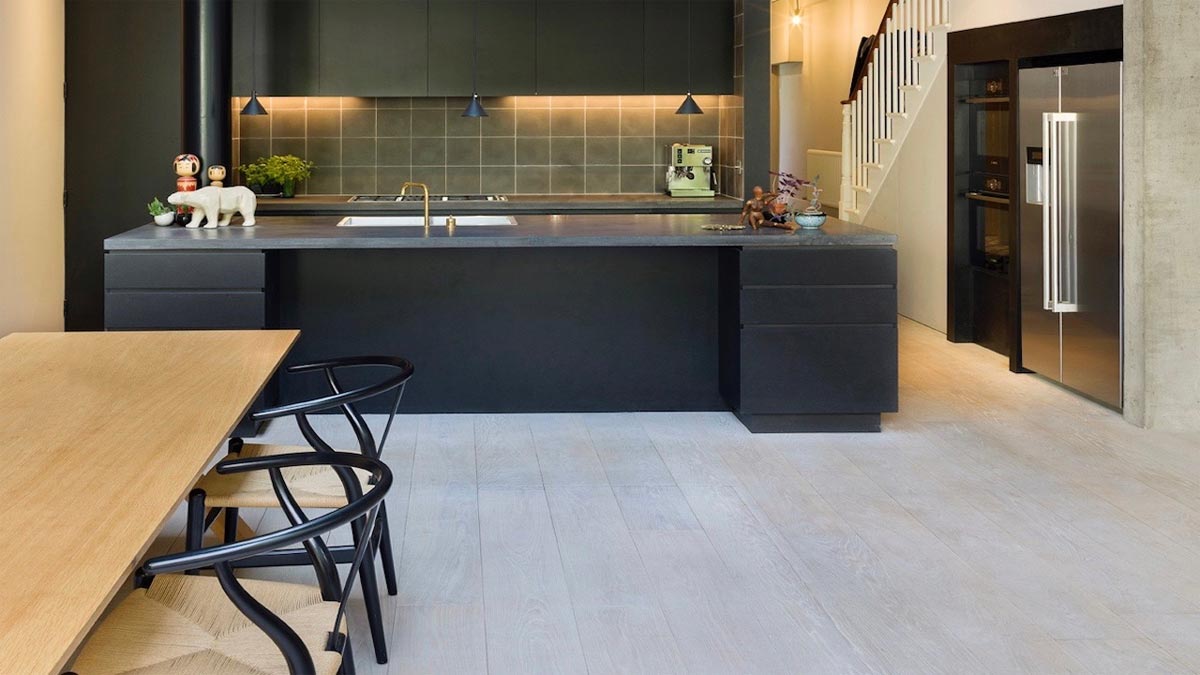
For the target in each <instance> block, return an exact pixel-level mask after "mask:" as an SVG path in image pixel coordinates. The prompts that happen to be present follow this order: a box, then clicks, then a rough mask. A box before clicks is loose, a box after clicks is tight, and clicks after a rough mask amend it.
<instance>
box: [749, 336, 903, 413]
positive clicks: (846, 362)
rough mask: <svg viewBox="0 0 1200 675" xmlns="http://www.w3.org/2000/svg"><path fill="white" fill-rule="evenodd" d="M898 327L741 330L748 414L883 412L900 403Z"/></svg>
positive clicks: (889, 410)
mask: <svg viewBox="0 0 1200 675" xmlns="http://www.w3.org/2000/svg"><path fill="white" fill-rule="evenodd" d="M896 341H897V337H896V326H894V325H893V326H877V325H869V326H868V325H863V326H788V327H783V328H774V327H771V328H768V327H749V328H745V329H743V330H742V337H741V351H742V372H741V382H742V390H741V406H740V408H739V410H741V411H742V412H747V413H792V414H806V413H807V414H832V413H843V414H845V413H879V412H892V411H895V410H896V407H897V403H898V401H897V396H898V395H897V390H898V387H899V380H898V367H897V342H896Z"/></svg>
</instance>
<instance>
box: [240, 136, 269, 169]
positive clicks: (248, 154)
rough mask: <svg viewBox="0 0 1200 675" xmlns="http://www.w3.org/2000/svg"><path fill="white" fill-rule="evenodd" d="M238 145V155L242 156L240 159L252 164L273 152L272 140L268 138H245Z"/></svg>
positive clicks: (242, 161) (243, 162)
mask: <svg viewBox="0 0 1200 675" xmlns="http://www.w3.org/2000/svg"><path fill="white" fill-rule="evenodd" d="M238 146H239V148H238V155H239V157H240V158H241V159H240V160H239V161H240V162H241V163H242V164H251V163H253V162H254V161H255V160H258V159H261V158H264V157H268V156H269V155H270V154H271V141H270V139H267V138H243V139H242V140H241V142H240V143H239V144H238Z"/></svg>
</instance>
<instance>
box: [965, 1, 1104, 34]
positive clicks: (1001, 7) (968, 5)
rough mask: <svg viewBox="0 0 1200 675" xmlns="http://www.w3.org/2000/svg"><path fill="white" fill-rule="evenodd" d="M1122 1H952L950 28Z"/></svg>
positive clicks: (1074, 10)
mask: <svg viewBox="0 0 1200 675" xmlns="http://www.w3.org/2000/svg"><path fill="white" fill-rule="evenodd" d="M1120 4H1122V3H1121V0H950V24H951V30H956V31H957V30H967V29H969V28H981V27H983V26H996V25H999V24H1002V23H1012V22H1014V21H1025V20H1027V19H1040V18H1042V17H1047V16H1058V15H1059V14H1071V13H1072V12H1082V11H1085V10H1089V9H1099V8H1101V7H1112V6H1114V5H1120Z"/></svg>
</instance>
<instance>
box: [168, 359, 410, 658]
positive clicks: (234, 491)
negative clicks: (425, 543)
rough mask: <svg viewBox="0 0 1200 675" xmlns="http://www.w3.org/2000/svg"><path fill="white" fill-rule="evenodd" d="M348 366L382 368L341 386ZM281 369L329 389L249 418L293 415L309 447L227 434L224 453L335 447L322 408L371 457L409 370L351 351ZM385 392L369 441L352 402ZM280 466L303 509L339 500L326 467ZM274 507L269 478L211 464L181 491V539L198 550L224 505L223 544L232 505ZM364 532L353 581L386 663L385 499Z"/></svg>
mask: <svg viewBox="0 0 1200 675" xmlns="http://www.w3.org/2000/svg"><path fill="white" fill-rule="evenodd" d="M349 369H370V370H372V371H373V372H374V371H384V373H385V375H384V376H382V377H381V378H380V379H378V380H376V381H374V382H372V383H370V384H367V385H364V386H361V387H358V388H354V389H349V390H347V389H345V388H344V387H343V386H342V383H341V379H339V373H344V372H345V371H346V370H349ZM287 372H289V373H320V374H323V375H324V377H325V381H326V383H327V384H328V386H329V390H330V393H329V394H327V395H325V396H322V397H320V398H315V399H312V400H309V401H299V402H296V403H289V404H287V405H282V406H279V407H276V408H270V409H267V410H261V411H259V412H256V413H253V414H252V415H251V418H252V419H254V420H255V421H264V420H270V419H276V418H282V417H288V416H295V418H296V423H297V424H298V425H299V427H300V433H301V434H303V436H304V438H305V440H307V441H308V443H309V446H311V447H309V446H287V445H268V444H259V443H245V442H243V441H242V439H240V438H234V439H231V440H230V441H229V455H228V457H229V458H249V457H270V456H273V455H279V454H287V453H294V452H313V451H316V452H321V453H332V452H335V450H334V449H333V448H332V447H331V446H330V445H329V443H327V442H326V441H325V440H324V439H323V438H321V436H320V435H319V434H318V433H317V431H316V430H315V429H314V428H313V426H312V423H311V420H309V417H308V416H309V415H312V414H316V413H324V412H341V414H342V415H343V416H344V417H345V419H346V421H347V422H348V423H349V425H350V428H351V429H352V430H353V431H354V436H355V438H356V439H357V440H358V446H359V448H358V451H359V453H360V454H362V456H364V457H368V458H370V459H379V458H380V454H381V452H382V449H383V446H384V444H385V443H387V437H388V433H389V432H390V431H391V428H392V422H393V421H394V420H395V418H396V410H397V408H399V406H400V399H401V397H402V396H403V395H404V386H405V384H406V383H407V382H408V379H409V378H410V377H412V374H413V365H412V364H411V363H409V362H408V361H407V360H405V359H402V358H399V357H394V356H357V357H349V358H341V359H332V360H328V361H318V362H315V363H305V364H301V365H294V366H289V367H288V368H287ZM389 393H392V394H394V396H393V397H392V399H391V400H390V401H389V406H390V407H389V408H388V411H389V414H388V418H387V424H386V425H385V426H384V430H383V434H382V436H381V437H380V440H379V442H378V443H376V442H375V436H374V435H373V434H372V433H371V429H370V428H369V427H368V426H367V421H366V419H365V418H364V417H363V416H362V414H361V413H360V412H359V411H358V409H357V407H356V405H357V404H359V403H361V402H363V401H366V400H368V399H372V398H375V397H377V396H383V395H386V394H389ZM284 473H285V477H286V478H287V483H288V486H289V489H290V490H291V492H292V494H293V496H294V499H295V502H296V503H297V504H299V505H300V507H302V508H312V509H328V508H337V507H339V506H342V505H343V504H345V503H346V496H345V492H344V490H343V487H342V485H341V484H340V482H339V481H338V480H337V478H336V477H335V476H333V475H332V474H331V472H329V471H320V470H312V469H302V468H300V469H290V470H288V471H285V472H284ZM364 478H365V476H360V480H362V479H364ZM279 507H280V504H279V501H278V500H277V499H276V495H275V488H274V485H273V483H272V482H271V481H270V480H267V479H266V477H264V476H262V475H261V474H236V475H230V474H225V473H223V472H220V471H217V472H215V473H214V472H211V471H210V472H208V473H206V474H205V475H204V476H201V478H200V480H199V481H198V482H197V483H196V487H195V488H194V489H193V490H192V492H191V493H190V494H189V495H188V515H187V534H186V538H185V539H186V546H187V548H188V549H189V550H195V549H199V548H200V547H201V546H202V545H203V539H204V532H205V531H206V530H208V528H209V527H210V526H211V525H212V523H213V522H214V521H215V520H216V518H217V516H218V515H219V514H220V513H221V512H222V511H223V512H224V525H225V541H226V542H227V543H229V542H233V541H236V538H237V523H238V510H239V509H241V508H267V509H270V508H279ZM206 509H207V513H206ZM285 510H286V509H285ZM352 532H353V535H354V544H355V546H357V545H358V544H359V543H361V538H362V537H363V535H364V531H363V530H362V529H361V528H360V527H357V526H356V527H353V528H352ZM366 532H370V533H371V540H372V541H371V552H370V560H371V564H368V565H364V566H363V568H362V571H361V573H360V575H359V576H360V583H361V585H362V592H363V600H364V602H365V605H366V613H367V622H368V625H369V626H370V629H371V638H372V641H373V644H374V647H375V660H376V661H378V662H379V663H387V635H386V634H385V629H384V623H383V608H382V606H381V604H380V598H379V582H378V579H377V577H376V574H375V564H374V559H375V553H376V551H378V553H379V556H380V558H381V562H382V563H383V576H384V581H385V582H386V585H387V591H388V594H389V595H395V594H396V592H397V590H396V563H395V559H394V557H393V555H392V540H391V536H390V532H389V529H388V520H387V509H386V508H385V506H384V505H382V504H381V505H380V507H379V527H378V528H377V529H376V530H368V531H366ZM330 549H331V551H332V554H333V557H334V560H335V561H336V562H337V563H346V562H349V561H350V559H351V557H352V556H353V554H354V546H331V547H330ZM308 558H309V556H308V555H307V553H306V552H305V551H304V550H301V549H292V550H275V551H271V552H269V553H266V554H264V555H258V556H253V557H251V558H247V559H242V560H239V561H238V562H237V565H236V567H275V566H285V565H305V564H308Z"/></svg>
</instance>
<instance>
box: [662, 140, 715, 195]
mask: <svg viewBox="0 0 1200 675" xmlns="http://www.w3.org/2000/svg"><path fill="white" fill-rule="evenodd" d="M669 150H670V156H669V157H668V158H667V194H669V195H671V196H672V197H712V196H713V195H715V194H716V193H717V191H716V187H717V174H716V167H715V166H714V164H713V149H712V146H711V145H692V144H690V143H674V144H672V145H671V146H670V149H669Z"/></svg>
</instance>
